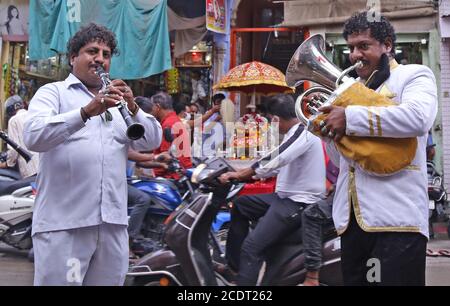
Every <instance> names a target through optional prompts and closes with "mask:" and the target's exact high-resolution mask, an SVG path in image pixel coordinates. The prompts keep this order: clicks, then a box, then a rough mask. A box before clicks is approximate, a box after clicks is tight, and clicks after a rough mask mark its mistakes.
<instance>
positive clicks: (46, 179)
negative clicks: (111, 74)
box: [24, 74, 162, 234]
mask: <svg viewBox="0 0 450 306" xmlns="http://www.w3.org/2000/svg"><path fill="white" fill-rule="evenodd" d="M93 98H94V95H93V94H92V93H91V92H89V91H88V90H87V88H86V87H85V86H84V85H83V84H82V83H81V82H80V80H78V79H77V78H76V77H75V76H74V75H72V74H70V75H69V76H68V77H67V79H66V80H65V81H61V82H55V83H51V84H47V85H45V86H43V87H41V88H40V89H39V90H38V92H37V93H36V95H35V96H34V97H33V99H32V100H31V103H30V107H29V111H28V115H29V117H28V120H27V121H26V123H25V130H24V140H25V144H26V146H27V147H28V149H30V150H32V151H35V152H40V154H39V156H40V168H39V173H38V176H37V187H38V193H37V197H36V202H35V207H34V212H33V225H32V226H33V234H34V233H37V232H47V231H55V230H67V229H73V228H78V227H86V226H94V225H99V224H102V223H111V224H119V225H127V224H128V222H127V221H128V220H127V181H126V165H127V154H128V148H129V146H131V147H132V148H133V149H135V150H151V149H153V148H157V147H158V146H159V145H160V143H161V137H162V131H161V126H160V124H159V123H158V121H157V120H156V119H155V118H154V117H153V116H151V115H148V114H146V113H145V112H144V111H142V110H139V111H138V113H137V114H136V116H134V117H133V118H134V120H135V121H137V122H139V123H141V124H143V125H144V127H145V134H144V137H142V138H141V139H139V140H135V141H131V140H130V139H129V138H128V137H127V136H126V128H127V127H126V124H125V121H124V120H123V118H122V116H121V115H120V113H119V110H118V109H117V108H116V107H113V108H109V111H110V112H111V114H112V116H113V120H112V121H106V120H105V114H102V115H99V116H94V117H92V118H90V120H87V121H86V123H84V122H83V119H82V118H81V114H80V108H81V107H82V106H85V105H87V104H88V103H89V102H90V101H91V100H92V99H93Z"/></svg>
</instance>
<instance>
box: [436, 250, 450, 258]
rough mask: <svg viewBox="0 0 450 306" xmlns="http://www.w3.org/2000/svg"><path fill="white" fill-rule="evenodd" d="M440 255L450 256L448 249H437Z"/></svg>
mask: <svg viewBox="0 0 450 306" xmlns="http://www.w3.org/2000/svg"><path fill="white" fill-rule="evenodd" d="M437 252H438V253H439V254H440V255H441V256H445V257H450V251H449V250H439V251H437Z"/></svg>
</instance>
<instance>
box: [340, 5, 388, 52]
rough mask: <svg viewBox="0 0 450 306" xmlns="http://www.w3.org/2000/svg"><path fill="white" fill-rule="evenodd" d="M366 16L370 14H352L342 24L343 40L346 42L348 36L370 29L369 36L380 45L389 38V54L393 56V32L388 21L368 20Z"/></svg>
mask: <svg viewBox="0 0 450 306" xmlns="http://www.w3.org/2000/svg"><path fill="white" fill-rule="evenodd" d="M368 14H370V12H368V11H363V12H359V13H355V14H353V16H351V17H350V18H349V19H347V21H346V22H345V23H344V31H343V33H342V35H343V36H344V38H345V40H347V38H348V36H349V35H351V34H354V33H361V32H363V31H365V30H367V29H370V34H371V35H372V37H373V38H375V39H376V40H377V41H379V42H380V43H384V42H385V41H386V39H387V38H390V39H391V41H392V50H391V54H393V55H394V56H395V40H396V38H397V37H396V35H395V30H394V27H393V26H392V25H391V23H390V22H389V20H387V18H386V17H384V16H380V19H379V20H378V21H377V20H373V21H372V18H368Z"/></svg>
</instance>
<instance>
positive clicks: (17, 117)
mask: <svg viewBox="0 0 450 306" xmlns="http://www.w3.org/2000/svg"><path fill="white" fill-rule="evenodd" d="M24 106H25V105H24V102H23V100H22V98H21V97H20V96H17V95H15V96H12V97H9V98H8V99H7V100H6V102H5V108H6V113H7V115H8V116H9V117H11V119H9V122H8V137H9V138H10V139H11V140H12V141H14V142H15V143H17V144H18V145H19V146H20V147H22V148H25V144H24V143H23V125H24V123H25V120H26V118H27V110H26V109H25V108H24ZM28 153H30V154H31V160H30V161H29V162H27V161H26V160H25V159H24V158H23V157H21V156H20V155H19V153H17V151H16V150H14V149H13V148H12V147H11V146H8V151H7V159H6V164H7V166H8V167H14V166H15V165H16V164H18V165H19V172H20V175H21V176H22V178H26V177H30V176H33V175H35V174H36V173H37V172H38V169H39V155H38V154H36V153H33V152H30V151H28Z"/></svg>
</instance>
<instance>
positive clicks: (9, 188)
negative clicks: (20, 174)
mask: <svg viewBox="0 0 450 306" xmlns="http://www.w3.org/2000/svg"><path fill="white" fill-rule="evenodd" d="M35 180H36V176H31V177H27V178H25V179H23V180H19V181H11V182H10V181H0V196H3V195H7V194H11V193H13V192H14V191H16V190H17V189H19V188H23V187H26V186H30V184H31V183H32V182H34V181H35Z"/></svg>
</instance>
